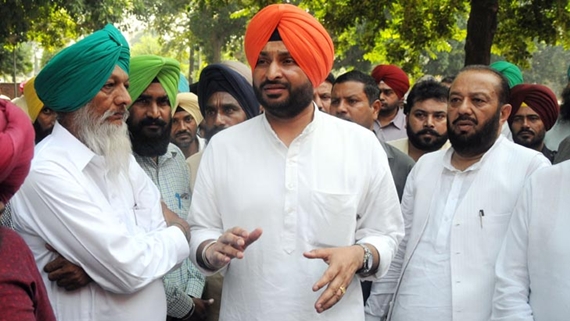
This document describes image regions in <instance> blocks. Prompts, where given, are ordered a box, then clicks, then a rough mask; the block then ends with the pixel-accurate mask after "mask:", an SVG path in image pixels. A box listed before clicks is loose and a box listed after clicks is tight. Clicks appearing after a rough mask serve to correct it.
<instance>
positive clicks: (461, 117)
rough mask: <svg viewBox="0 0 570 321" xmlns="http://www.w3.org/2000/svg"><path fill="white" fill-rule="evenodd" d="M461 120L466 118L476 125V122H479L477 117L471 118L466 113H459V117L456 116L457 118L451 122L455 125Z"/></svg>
mask: <svg viewBox="0 0 570 321" xmlns="http://www.w3.org/2000/svg"><path fill="white" fill-rule="evenodd" d="M463 120H468V121H470V122H472V123H473V124H475V125H478V124H479V122H478V121H477V119H475V118H471V117H469V116H467V115H459V117H457V119H455V120H454V121H453V123H452V124H453V125H455V124H456V123H457V122H460V121H463Z"/></svg>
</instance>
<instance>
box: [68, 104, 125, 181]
mask: <svg viewBox="0 0 570 321" xmlns="http://www.w3.org/2000/svg"><path fill="white" fill-rule="evenodd" d="M91 109H92V107H91V103H88V104H87V105H86V106H85V107H83V108H80V109H79V110H78V111H77V112H76V113H75V115H74V116H73V122H74V123H75V124H77V127H78V132H77V135H78V138H79V140H80V141H81V142H83V143H84V144H85V145H87V147H88V148H89V149H91V150H92V151H93V152H94V153H95V154H97V155H101V156H104V157H105V163H106V165H107V170H108V173H109V178H111V179H115V178H118V177H119V175H120V174H121V173H124V174H125V176H128V170H129V157H130V156H131V154H132V147H131V140H130V138H129V129H128V127H127V124H126V123H125V121H126V119H127V118H128V117H129V113H128V111H127V112H126V113H125V115H124V119H123V122H122V123H121V124H120V125H115V124H112V123H109V122H107V121H106V119H107V118H108V117H110V116H112V115H113V114H114V113H115V111H113V110H107V111H106V112H105V113H104V114H103V116H101V117H97V116H94V115H93V112H91Z"/></svg>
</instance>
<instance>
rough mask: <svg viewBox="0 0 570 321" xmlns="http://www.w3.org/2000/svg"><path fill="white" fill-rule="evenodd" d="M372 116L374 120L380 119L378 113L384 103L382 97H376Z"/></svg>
mask: <svg viewBox="0 0 570 321" xmlns="http://www.w3.org/2000/svg"><path fill="white" fill-rule="evenodd" d="M371 107H372V109H373V111H372V117H374V120H376V119H378V113H379V112H380V108H381V107H382V103H381V102H380V99H376V100H375V101H374V102H373V103H372V106H371Z"/></svg>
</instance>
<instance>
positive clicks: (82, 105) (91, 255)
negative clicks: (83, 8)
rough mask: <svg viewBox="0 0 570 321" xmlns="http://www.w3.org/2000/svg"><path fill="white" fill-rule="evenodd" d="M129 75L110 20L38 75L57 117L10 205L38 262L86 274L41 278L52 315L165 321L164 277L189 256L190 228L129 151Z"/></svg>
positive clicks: (125, 54) (125, 52)
mask: <svg viewBox="0 0 570 321" xmlns="http://www.w3.org/2000/svg"><path fill="white" fill-rule="evenodd" d="M128 72H129V46H128V44H127V42H126V40H125V38H124V37H123V36H122V35H121V33H120V32H119V31H118V30H117V29H116V28H115V27H113V26H111V25H107V26H106V27H105V28H104V29H102V30H99V31H97V32H95V33H94V34H92V35H90V36H88V37H86V38H84V39H83V40H81V41H79V42H77V43H76V44H74V45H72V46H70V47H68V48H66V49H64V50H62V51H61V52H60V53H59V54H57V55H56V56H55V57H54V58H53V59H52V60H51V61H50V62H49V63H48V64H47V65H46V66H45V68H44V69H43V70H42V71H41V72H40V74H39V75H38V76H37V78H36V80H35V84H34V87H35V89H36V91H37V94H38V97H39V98H40V100H41V101H42V102H43V103H44V105H45V106H46V107H48V108H50V109H52V110H54V111H56V112H57V113H58V117H59V118H58V121H57V122H56V124H55V126H54V129H53V132H52V134H51V135H50V136H48V137H47V138H45V139H44V140H43V141H42V142H41V143H40V144H39V145H38V146H37V147H36V155H35V157H34V162H33V164H32V167H31V169H30V173H29V175H28V177H27V179H26V181H25V182H24V184H23V185H22V187H21V189H20V191H19V192H18V193H17V194H16V195H15V196H14V198H13V200H12V202H11V204H12V206H13V211H14V213H13V215H14V226H15V229H16V230H17V231H18V232H19V233H20V234H21V236H22V237H23V238H24V240H25V241H26V243H27V244H28V246H30V248H31V249H32V252H33V253H34V256H35V260H36V264H37V265H38V267H40V268H43V267H44V266H45V265H46V263H48V262H51V261H54V260H55V261H54V262H56V261H57V259H58V257H59V255H61V256H62V257H63V258H65V259H66V260H68V261H70V262H72V263H73V264H75V265H77V266H79V267H81V268H82V269H83V270H84V271H85V273H87V275H88V278H87V279H88V280H87V281H85V282H83V283H79V284H77V283H74V282H72V281H73V280H70V279H69V278H63V279H62V278H59V279H58V281H57V283H56V282H51V281H50V279H51V278H52V277H53V271H52V273H50V275H49V276H48V274H42V277H43V281H44V283H45V285H46V288H47V292H48V295H49V298H50V301H51V303H52V306H53V308H54V312H55V316H56V318H57V320H61V321H67V320H70V321H71V320H73V321H75V320H104V321H111V320H113V321H114V320H156V321H159V320H160V321H163V320H164V318H165V315H166V297H165V292H164V285H163V282H162V276H163V275H165V274H166V273H167V272H168V271H170V270H171V269H172V268H173V267H174V266H175V265H177V264H179V263H181V262H182V261H183V260H184V259H185V258H187V257H188V254H189V251H188V239H189V226H188V224H187V223H186V222H185V221H184V220H183V219H181V218H179V217H178V216H176V215H175V214H174V213H172V212H170V211H168V210H167V209H166V208H165V206H164V205H163V204H162V203H161V200H160V198H161V197H160V193H159V191H158V189H157V188H156V186H155V185H154V184H153V182H152V181H151V180H150V178H148V176H147V175H146V174H145V172H144V171H143V170H142V169H141V167H140V166H139V165H138V164H137V162H136V161H135V159H134V157H133V156H132V152H131V148H130V140H129V136H128V129H127V125H126V124H125V119H126V118H127V116H128V111H127V106H129V105H130V104H131V97H130V96H129V92H128V90H127V88H128V86H129V75H128ZM46 244H49V245H50V246H51V248H53V250H48V249H47V247H46ZM52 263H53V262H52ZM60 272H61V273H64V272H65V271H61V270H60ZM56 279H57V278H56ZM90 280H92V282H89V281H90ZM85 283H87V284H85Z"/></svg>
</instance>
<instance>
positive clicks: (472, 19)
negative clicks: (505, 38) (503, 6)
mask: <svg viewBox="0 0 570 321" xmlns="http://www.w3.org/2000/svg"><path fill="white" fill-rule="evenodd" d="M498 11H499V1H498V0H471V12H470V13H469V21H468V22H467V39H466V40H465V66H468V65H476V64H477V65H489V64H490V63H491V45H492V44H493V38H494V37H495V32H496V31H497V12H498Z"/></svg>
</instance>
